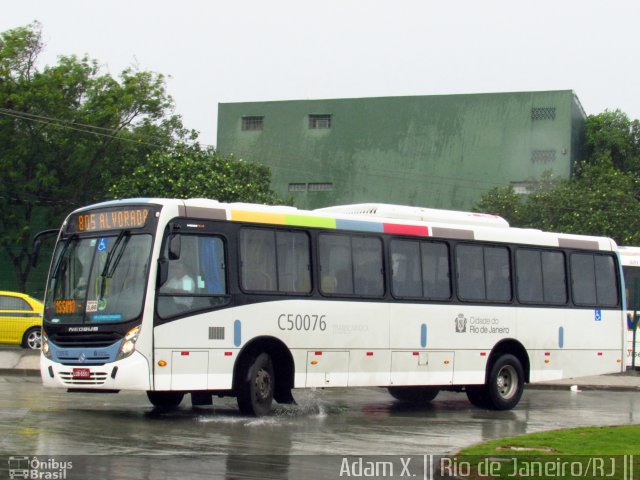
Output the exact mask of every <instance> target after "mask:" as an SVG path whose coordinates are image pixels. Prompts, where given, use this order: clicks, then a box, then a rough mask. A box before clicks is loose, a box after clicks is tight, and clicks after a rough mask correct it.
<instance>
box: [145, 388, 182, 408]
mask: <svg viewBox="0 0 640 480" xmlns="http://www.w3.org/2000/svg"><path fill="white" fill-rule="evenodd" d="M147 398H148V399H149V401H150V402H151V404H152V405H153V406H154V407H159V408H176V407H177V406H178V405H180V402H182V399H183V398H184V393H183V392H154V391H147Z"/></svg>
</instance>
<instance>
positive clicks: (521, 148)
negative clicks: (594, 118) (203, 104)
mask: <svg viewBox="0 0 640 480" xmlns="http://www.w3.org/2000/svg"><path fill="white" fill-rule="evenodd" d="M310 114H330V115H331V128H329V129H310V128H309V115H310ZM245 116H263V117H264V118H263V128H262V130H259V131H243V130H242V128H241V125H242V117H245ZM584 122H585V115H584V112H583V110H582V108H581V106H580V104H579V101H578V99H577V98H576V96H575V94H574V93H573V92H572V91H570V90H566V91H547V92H518V93H490V94H469V95H439V96H416V97H382V98H358V99H333V100H296V101H277V102H253V103H221V104H219V105H218V144H217V148H218V150H219V151H220V153H222V154H225V155H226V154H230V153H233V154H234V155H236V156H237V157H240V158H244V159H247V160H255V161H257V162H260V163H263V164H265V165H268V166H270V167H271V169H272V175H273V181H272V186H273V188H274V190H275V191H277V192H278V193H279V194H280V195H282V196H289V195H291V196H292V197H293V198H294V202H295V205H296V206H298V207H300V208H318V207H323V206H328V205H336V204H347V203H359V202H384V203H396V204H405V205H416V206H425V207H434V208H448V209H458V210H460V209H463V210H466V209H469V208H471V207H472V206H473V204H474V203H475V202H476V201H477V200H478V198H479V197H480V195H481V194H482V193H483V192H485V191H487V190H488V189H490V188H492V187H494V186H497V185H505V184H510V183H513V184H515V185H523V184H526V183H527V182H531V181H534V180H535V179H536V178H538V177H539V176H540V175H541V174H542V173H543V172H545V171H551V172H552V173H553V174H554V175H556V176H559V177H565V178H566V177H568V176H569V175H570V168H571V162H572V160H574V159H576V158H577V156H578V155H580V152H578V148H579V147H580V139H581V138H582V134H583V129H584ZM291 184H297V187H296V188H297V189H296V190H294V191H290V185H291ZM309 184H325V185H326V184H331V185H332V190H330V191H310V190H309ZM303 187H306V188H303Z"/></svg>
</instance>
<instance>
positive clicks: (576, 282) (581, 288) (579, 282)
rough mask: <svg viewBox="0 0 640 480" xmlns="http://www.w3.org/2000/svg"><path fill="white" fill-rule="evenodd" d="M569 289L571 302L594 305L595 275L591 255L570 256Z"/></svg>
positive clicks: (595, 300)
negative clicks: (570, 288)
mask: <svg viewBox="0 0 640 480" xmlns="http://www.w3.org/2000/svg"><path fill="white" fill-rule="evenodd" d="M571 287H572V292H573V301H574V302H576V304H578V305H596V304H597V298H596V273H595V267H594V262H593V255H591V254H581V253H574V254H573V255H571Z"/></svg>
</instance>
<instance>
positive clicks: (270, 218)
mask: <svg viewBox="0 0 640 480" xmlns="http://www.w3.org/2000/svg"><path fill="white" fill-rule="evenodd" d="M231 220H233V221H234V222H250V223H264V224H270V225H290V226H295V227H313V228H327V229H333V230H335V229H339V230H353V231H358V232H372V233H392V234H396V235H412V236H419V237H428V236H430V234H429V227H426V226H420V225H402V224H397V223H378V222H367V221H364V220H345V219H335V218H327V217H315V216H311V215H292V214H289V213H267V212H251V211H246V210H231Z"/></svg>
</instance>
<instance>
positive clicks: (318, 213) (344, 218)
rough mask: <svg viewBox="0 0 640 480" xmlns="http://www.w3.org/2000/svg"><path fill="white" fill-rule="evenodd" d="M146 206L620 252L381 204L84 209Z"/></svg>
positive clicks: (481, 217) (478, 218) (596, 242)
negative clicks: (308, 206)
mask: <svg viewBox="0 0 640 480" xmlns="http://www.w3.org/2000/svg"><path fill="white" fill-rule="evenodd" d="M142 203H153V204H157V205H164V206H170V205H173V206H175V207H177V208H178V212H179V216H187V217H193V218H201V219H203V220H206V219H211V220H228V221H232V222H243V223H255V224H269V225H286V226H291V227H315V228H325V229H330V230H349V231H359V232H370V233H390V234H397V235H408V236H416V237H437V238H450V239H461V240H480V241H487V242H498V243H519V244H525V245H539V246H552V247H566V248H575V249H585V250H605V251H611V250H615V249H617V246H616V244H615V242H614V241H613V240H612V239H610V238H607V237H597V236H587V235H573V234H564V233H552V232H543V231H541V230H534V229H522V228H514V227H510V226H509V224H508V222H507V221H506V220H504V219H503V218H501V217H499V216H496V215H488V214H480V213H474V212H459V211H451V210H438V209H430V208H421V207H410V206H402V205H388V204H379V203H366V204H356V205H342V206H336V207H328V208H322V209H317V210H299V209H297V208H295V207H291V206H282V205H278V206H272V205H260V204H251V203H223V202H219V201H217V200H211V199H203V198H192V199H185V200H182V199H166V198H136V199H125V200H114V201H108V202H103V203H99V204H95V205H90V206H87V207H84V208H82V209H80V210H85V209H91V208H107V207H117V206H123V205H126V204H142ZM639 250H640V249H639Z"/></svg>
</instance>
